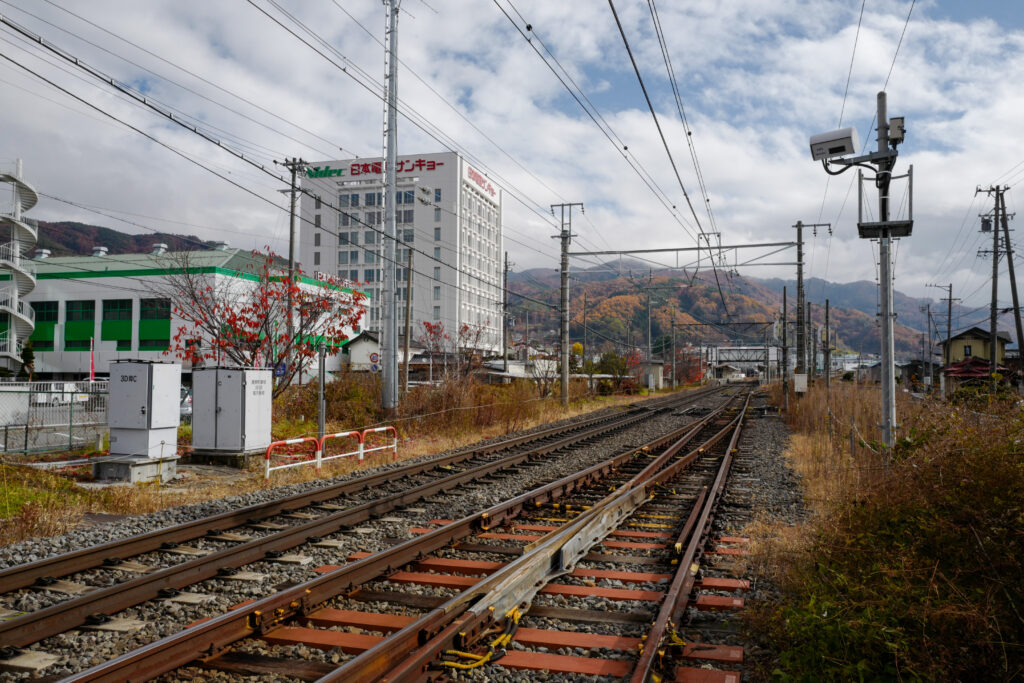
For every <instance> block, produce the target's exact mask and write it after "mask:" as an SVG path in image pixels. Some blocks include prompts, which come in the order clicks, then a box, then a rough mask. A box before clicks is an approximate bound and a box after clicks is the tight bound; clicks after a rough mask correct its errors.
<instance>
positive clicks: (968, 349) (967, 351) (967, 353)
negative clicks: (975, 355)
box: [964, 344, 972, 358]
mask: <svg viewBox="0 0 1024 683" xmlns="http://www.w3.org/2000/svg"><path fill="white" fill-rule="evenodd" d="M970 355H972V354H971V345H970V344H964V358H967V357H968V356H970Z"/></svg>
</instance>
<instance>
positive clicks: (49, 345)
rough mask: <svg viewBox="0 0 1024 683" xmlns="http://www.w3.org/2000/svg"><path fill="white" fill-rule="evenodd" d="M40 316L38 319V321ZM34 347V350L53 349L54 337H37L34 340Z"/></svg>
mask: <svg viewBox="0 0 1024 683" xmlns="http://www.w3.org/2000/svg"><path fill="white" fill-rule="evenodd" d="M38 320H39V319H38V318H36V321H37V322H38ZM32 349H33V350H34V351H53V340H52V339H35V340H33V341H32Z"/></svg>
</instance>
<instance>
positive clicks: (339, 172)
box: [306, 158, 444, 178]
mask: <svg viewBox="0 0 1024 683" xmlns="http://www.w3.org/2000/svg"><path fill="white" fill-rule="evenodd" d="M441 166H444V162H443V161H434V160H432V159H411V158H410V159H399V160H398V162H397V163H396V164H395V171H396V172H398V173H413V172H416V171H436V170H437V169H438V168H439V167H441ZM383 172H384V164H383V162H380V161H368V162H354V163H352V164H351V165H350V166H349V167H348V168H331V167H330V166H324V167H323V168H320V167H319V166H314V167H313V168H307V169H306V176H307V177H309V178H340V177H344V176H356V175H379V174H381V173H383Z"/></svg>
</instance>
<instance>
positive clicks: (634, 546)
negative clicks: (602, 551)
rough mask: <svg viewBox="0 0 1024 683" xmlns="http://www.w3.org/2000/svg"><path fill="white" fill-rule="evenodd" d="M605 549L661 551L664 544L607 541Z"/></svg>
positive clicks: (604, 544)
mask: <svg viewBox="0 0 1024 683" xmlns="http://www.w3.org/2000/svg"><path fill="white" fill-rule="evenodd" d="M601 545H603V546H604V547H605V548H623V549H625V550H661V549H662V548H664V547H665V544H664V543H641V542H639V541H605V542H604V543H602V544H601Z"/></svg>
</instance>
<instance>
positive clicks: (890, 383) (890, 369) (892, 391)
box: [875, 92, 913, 448]
mask: <svg viewBox="0 0 1024 683" xmlns="http://www.w3.org/2000/svg"><path fill="white" fill-rule="evenodd" d="M877 105H878V153H879V154H883V153H886V152H888V151H889V111H888V106H887V100H886V95H885V93H884V92H880V93H878V98H877ZM895 161H896V159H895V156H893V157H889V158H879V160H878V162H877V163H878V175H877V177H876V180H875V185H876V186H877V187H878V220H879V221H880V222H881V223H883V224H884V223H885V222H887V221H888V220H889V183H890V182H891V181H892V167H893V166H894V165H895ZM911 201H913V200H911ZM891 243H892V237H891V235H890V232H889V230H888V229H883V230H882V232H881V235H880V237H879V240H878V257H879V261H880V265H879V268H878V279H879V280H880V285H881V287H882V291H881V299H882V441H883V442H884V443H885V445H886V446H888V447H890V448H891V447H892V446H893V444H894V443H895V435H894V433H893V432H894V430H895V428H896V366H895V364H894V363H895V355H896V346H895V341H894V339H893V318H894V317H895V315H894V314H893V310H892V256H891V254H890V247H891Z"/></svg>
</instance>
